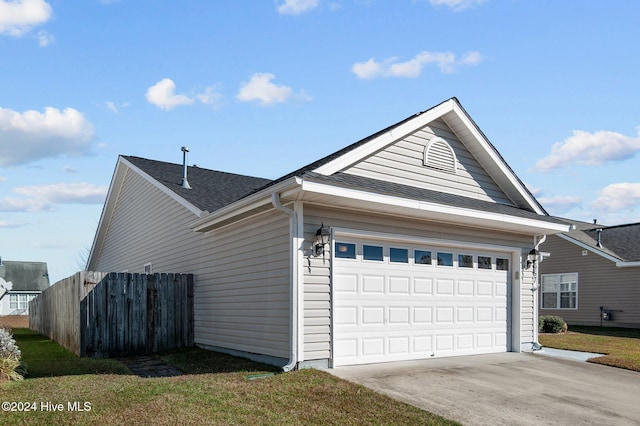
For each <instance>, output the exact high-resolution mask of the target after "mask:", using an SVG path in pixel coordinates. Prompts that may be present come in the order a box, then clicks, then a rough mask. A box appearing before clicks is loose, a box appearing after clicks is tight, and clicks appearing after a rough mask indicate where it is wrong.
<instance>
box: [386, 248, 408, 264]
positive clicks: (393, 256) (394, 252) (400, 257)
mask: <svg viewBox="0 0 640 426" xmlns="http://www.w3.org/2000/svg"><path fill="white" fill-rule="evenodd" d="M389 261H391V262H397V263H409V250H407V249H406V248H395V247H390V248H389Z"/></svg>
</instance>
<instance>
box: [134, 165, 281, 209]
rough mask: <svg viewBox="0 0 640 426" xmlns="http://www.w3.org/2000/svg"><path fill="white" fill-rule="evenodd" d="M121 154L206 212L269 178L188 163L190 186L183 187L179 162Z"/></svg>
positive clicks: (247, 191) (240, 196)
mask: <svg viewBox="0 0 640 426" xmlns="http://www.w3.org/2000/svg"><path fill="white" fill-rule="evenodd" d="M123 158H124V159H126V160H127V161H129V162H130V163H132V164H133V165H135V166H136V167H139V168H140V169H141V170H143V171H144V172H145V173H147V174H149V175H150V176H151V177H152V178H154V179H155V180H157V181H158V182H160V183H162V184H163V185H165V186H166V187H167V188H169V189H170V190H172V191H173V192H175V193H176V194H178V195H179V196H181V197H182V198H184V199H185V200H187V201H188V202H190V203H191V204H193V205H194V206H196V207H197V208H199V209H200V210H207V211H209V212H213V211H215V210H218V209H220V208H222V207H224V206H226V205H228V204H231V203H233V202H234V201H237V200H239V199H240V198H243V197H244V196H246V195H247V194H250V193H252V192H253V191H255V190H256V189H258V188H261V187H263V186H265V185H267V184H268V183H269V182H271V180H269V179H263V178H257V177H252V176H244V175H239V174H235V173H227V172H219V171H216V170H209V169H203V168H200V167H194V166H189V167H188V168H187V180H188V181H189V184H190V186H191V188H192V189H185V188H182V187H181V186H180V184H181V183H182V164H173V163H166V162H164V161H156V160H149V159H146V158H141V157H132V156H123Z"/></svg>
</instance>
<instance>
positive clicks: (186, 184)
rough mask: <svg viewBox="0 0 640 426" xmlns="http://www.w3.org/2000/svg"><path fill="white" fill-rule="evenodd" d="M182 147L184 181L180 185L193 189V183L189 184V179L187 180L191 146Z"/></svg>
mask: <svg viewBox="0 0 640 426" xmlns="http://www.w3.org/2000/svg"><path fill="white" fill-rule="evenodd" d="M180 149H181V150H182V183H181V184H180V186H181V187H183V188H185V189H191V185H189V181H188V180H187V152H189V148H187V147H186V146H183V147H182V148H180Z"/></svg>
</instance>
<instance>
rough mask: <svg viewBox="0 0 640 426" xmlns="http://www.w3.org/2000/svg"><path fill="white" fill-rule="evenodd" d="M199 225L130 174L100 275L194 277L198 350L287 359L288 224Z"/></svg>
mask: <svg viewBox="0 0 640 426" xmlns="http://www.w3.org/2000/svg"><path fill="white" fill-rule="evenodd" d="M195 219H197V217H196V216H195V215H194V214H193V213H192V212H190V211H189V210H187V209H186V208H185V207H184V206H182V205H180V204H179V203H177V202H176V201H175V200H174V199H172V198H171V197H169V196H168V195H166V194H165V193H163V192H162V191H160V190H158V189H157V188H156V187H155V186H153V185H151V184H150V183H149V182H147V181H146V180H145V179H144V178H142V177H141V176H140V175H138V174H136V173H133V172H131V171H129V172H128V173H127V175H126V177H125V179H124V182H123V185H122V188H121V191H120V193H119V194H118V200H117V203H116V205H115V208H114V211H113V215H112V217H111V221H110V223H109V224H108V226H109V227H108V230H107V234H106V237H105V240H104V244H103V247H101V248H100V249H99V250H98V251H97V253H98V255H96V256H95V259H97V262H96V264H95V266H94V269H96V270H99V271H122V270H125V269H126V270H128V271H129V272H143V271H144V265H145V264H146V263H151V264H152V267H153V271H154V272H183V273H193V274H195V281H196V282H195V295H194V308H195V314H194V317H195V318H194V319H195V342H196V344H198V345H203V346H210V347H220V348H227V349H233V350H238V351H246V352H252V353H262V354H266V355H270V356H274V357H281V358H286V357H288V353H289V310H290V302H289V300H290V299H289V264H290V261H289V256H288V254H289V221H288V217H287V216H286V215H284V214H282V213H274V212H267V213H262V214H260V215H258V216H255V217H253V218H251V220H250V221H249V220H244V221H241V222H238V223H237V224H235V225H234V226H228V227H226V228H224V229H222V230H219V231H215V232H213V233H209V234H203V233H197V232H194V231H192V230H191V229H190V228H189V227H188V224H189V223H191V222H193V221H194V220H195Z"/></svg>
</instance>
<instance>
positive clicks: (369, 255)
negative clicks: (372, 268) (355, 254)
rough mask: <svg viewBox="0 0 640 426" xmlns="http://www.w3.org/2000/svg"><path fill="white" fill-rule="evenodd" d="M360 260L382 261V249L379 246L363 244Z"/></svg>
mask: <svg viewBox="0 0 640 426" xmlns="http://www.w3.org/2000/svg"><path fill="white" fill-rule="evenodd" d="M362 258H363V259H364V260H376V261H382V259H383V256H382V247H381V246H368V245H366V244H364V245H363V246H362Z"/></svg>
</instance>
